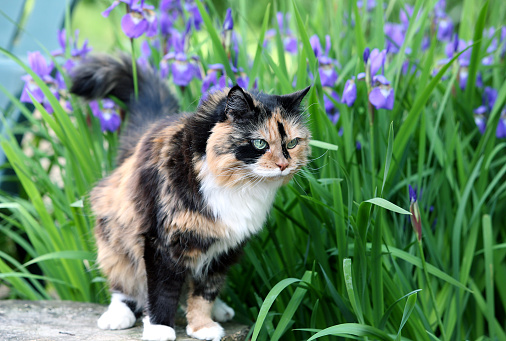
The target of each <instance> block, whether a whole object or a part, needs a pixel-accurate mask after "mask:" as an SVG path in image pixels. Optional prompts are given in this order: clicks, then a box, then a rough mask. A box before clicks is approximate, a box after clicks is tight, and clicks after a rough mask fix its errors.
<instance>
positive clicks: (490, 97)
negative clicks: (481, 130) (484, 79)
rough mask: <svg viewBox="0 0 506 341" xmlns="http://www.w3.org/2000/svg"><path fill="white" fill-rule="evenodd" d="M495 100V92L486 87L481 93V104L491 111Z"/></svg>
mask: <svg viewBox="0 0 506 341" xmlns="http://www.w3.org/2000/svg"><path fill="white" fill-rule="evenodd" d="M496 100H497V90H496V89H494V88H491V87H489V86H487V87H486V88H485V90H484V92H483V103H484V104H485V105H486V106H487V107H488V109H489V110H490V111H491V110H492V108H493V107H494V104H495V101H496Z"/></svg>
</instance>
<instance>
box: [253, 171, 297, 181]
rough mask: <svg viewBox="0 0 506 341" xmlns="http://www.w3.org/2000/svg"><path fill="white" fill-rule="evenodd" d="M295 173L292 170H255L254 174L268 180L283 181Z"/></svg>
mask: <svg viewBox="0 0 506 341" xmlns="http://www.w3.org/2000/svg"><path fill="white" fill-rule="evenodd" d="M292 173H293V171H292V170H291V169H285V170H284V171H281V170H280V169H255V170H253V174H255V175H256V176H260V177H262V178H265V179H267V180H269V179H271V180H282V179H285V178H286V177H290V176H291V175H292Z"/></svg>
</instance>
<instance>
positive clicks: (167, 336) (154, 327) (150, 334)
mask: <svg viewBox="0 0 506 341" xmlns="http://www.w3.org/2000/svg"><path fill="white" fill-rule="evenodd" d="M142 322H143V323H144V330H143V331H142V339H143V340H157V341H158V340H159V341H168V340H170V341H173V340H175V339H176V331H175V330H174V329H173V328H171V327H169V326H164V325H163V324H151V322H150V321H149V316H146V317H144V318H143V319H142Z"/></svg>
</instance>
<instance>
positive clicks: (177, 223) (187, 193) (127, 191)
mask: <svg viewBox="0 0 506 341" xmlns="http://www.w3.org/2000/svg"><path fill="white" fill-rule="evenodd" d="M131 70H132V68H131V64H130V62H129V59H128V58H125V57H123V58H122V59H120V60H116V59H113V58H112V57H108V56H98V57H92V58H90V59H88V60H86V61H84V63H83V64H82V65H80V66H78V67H77V68H76V69H75V71H74V73H73V86H72V89H71V91H72V92H73V93H75V94H78V95H80V96H83V97H85V98H87V99H92V98H102V97H105V96H111V95H112V96H115V97H117V98H119V99H121V100H122V101H123V102H125V103H126V104H127V106H128V111H129V116H128V119H129V123H128V125H127V127H126V129H125V130H124V131H123V132H122V135H121V141H120V144H121V147H120V148H121V149H120V152H119V157H118V167H117V168H116V170H115V171H114V172H113V173H112V174H111V175H109V176H108V177H106V178H104V179H103V180H101V181H100V182H99V183H98V185H97V186H96V187H95V188H94V189H93V190H92V191H91V195H90V199H91V205H92V209H93V212H94V214H95V215H96V226H95V236H96V240H97V247H98V263H99V264H100V267H101V269H102V271H103V272H104V273H105V275H106V276H107V278H108V281H109V284H110V287H111V289H112V290H113V299H112V300H111V305H110V306H109V309H108V312H106V313H105V314H104V315H103V316H102V317H101V320H99V326H100V327H101V328H104V329H120V328H127V327H130V326H131V325H133V323H134V322H135V318H134V316H135V317H139V316H140V314H141V313H142V310H143V309H144V308H145V307H147V314H148V316H149V317H147V318H145V320H144V338H145V339H159V340H173V339H174V338H175V333H174V330H173V329H172V328H173V327H174V319H175V313H176V308H177V303H178V300H179V296H180V293H181V288H182V287H183V284H184V283H185V282H186V283H187V284H188V291H189V293H188V298H187V320H188V326H187V333H188V334H189V335H191V336H193V337H196V338H199V339H205V340H219V339H220V338H221V337H222V336H223V329H222V328H221V326H220V325H219V324H218V323H216V322H214V321H213V320H212V318H211V310H212V307H213V303H214V301H215V299H216V298H217V296H218V293H219V291H220V288H221V287H222V285H223V283H224V281H225V275H226V272H227V270H228V268H229V267H230V266H231V265H232V264H233V263H235V262H236V261H237V260H238V258H239V256H240V254H241V249H242V246H243V245H244V243H246V241H247V240H248V239H249V238H250V237H251V236H252V235H253V234H255V233H257V232H258V231H259V230H260V229H261V227H262V225H263V224H264V222H265V220H266V217H267V214H268V212H269V210H270V208H271V206H272V202H273V200H274V195H275V193H276V190H277V189H278V188H279V186H281V185H282V184H284V183H286V182H288V181H289V180H290V179H291V177H292V176H293V175H294V173H295V172H296V171H297V170H298V169H300V167H302V166H304V165H305V164H306V162H307V157H308V153H309V145H308V143H309V139H310V132H309V130H308V128H307V126H306V124H305V120H304V116H303V114H302V112H301V109H300V103H301V101H302V99H303V97H304V96H305V94H306V93H307V91H308V90H309V88H307V89H304V90H302V91H299V92H296V93H293V94H290V95H284V96H275V95H268V94H265V93H260V92H250V93H248V92H246V91H244V90H243V89H241V88H240V87H238V86H235V87H233V88H232V89H225V90H224V91H221V92H216V93H213V94H211V95H209V96H208V98H207V99H206V100H204V101H202V102H201V103H200V105H199V107H198V108H197V111H196V112H195V113H182V114H178V113H177V112H178V109H177V108H178V105H177V101H176V99H175V98H174V97H173V95H172V94H171V93H170V91H169V90H168V89H167V87H166V85H165V84H163V82H162V81H161V80H160V79H159V78H158V76H157V75H156V74H155V73H154V72H153V71H151V70H146V69H144V70H141V71H139V72H138V84H139V96H138V99H137V100H135V99H134V97H133V77H132V71H131ZM259 139H261V140H264V141H266V142H267V143H268V148H265V149H262V150H260V149H257V148H255V146H254V145H253V142H252V141H254V140H259ZM294 139H298V140H297V144H296V146H295V147H292V148H290V149H289V148H288V147H287V144H288V142H290V141H293V140H294ZM216 308H217V309H218V310H220V309H221V310H220V311H219V312H218V313H214V314H213V315H214V316H215V317H216V316H221V315H223V314H225V313H228V315H227V314H225V315H226V316H229V317H231V316H233V310H231V308H229V307H228V306H226V305H225V304H224V303H223V302H220V304H219V305H217V307H216ZM227 309H228V310H227ZM220 314H221V315H220ZM225 315H224V316H225ZM215 319H218V320H219V319H220V318H219V317H217V318H215ZM224 319H225V318H222V320H224ZM132 321H133V322H132Z"/></svg>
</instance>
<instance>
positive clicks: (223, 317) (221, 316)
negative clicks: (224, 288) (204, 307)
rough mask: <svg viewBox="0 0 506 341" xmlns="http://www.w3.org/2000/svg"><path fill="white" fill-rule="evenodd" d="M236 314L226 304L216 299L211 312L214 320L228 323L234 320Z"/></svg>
mask: <svg viewBox="0 0 506 341" xmlns="http://www.w3.org/2000/svg"><path fill="white" fill-rule="evenodd" d="M234 315H235V312H234V309H232V308H230V307H229V306H228V305H227V304H226V303H225V302H223V301H222V300H220V299H219V298H217V299H216V301H215V302H214V305H213V310H212V311H211V316H212V318H213V320H215V321H218V322H227V321H230V320H231V319H232V318H234Z"/></svg>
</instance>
